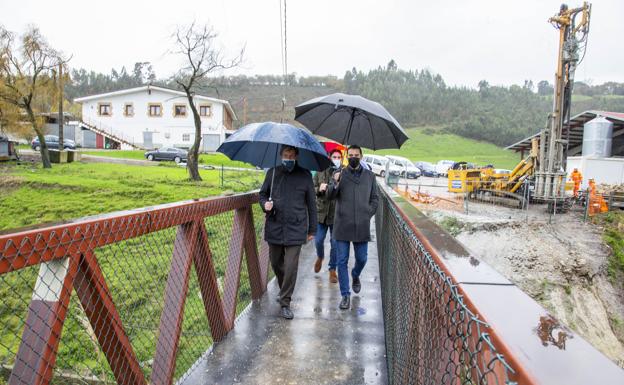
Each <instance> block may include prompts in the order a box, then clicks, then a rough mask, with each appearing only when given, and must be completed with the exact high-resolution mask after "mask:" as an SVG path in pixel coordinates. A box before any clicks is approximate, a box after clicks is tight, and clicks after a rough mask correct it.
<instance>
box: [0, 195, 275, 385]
mask: <svg viewBox="0 0 624 385" xmlns="http://www.w3.org/2000/svg"><path fill="white" fill-rule="evenodd" d="M257 200H258V196H257V194H253V193H252V194H242V195H237V196H231V197H219V198H216V199H207V200H198V201H193V202H181V203H178V204H172V205H164V206H157V207H154V208H148V209H142V210H136V211H131V212H124V213H118V214H112V215H109V216H106V217H103V218H95V219H85V220H81V221H78V222H75V223H71V224H67V225H60V226H53V227H48V228H42V229H39V230H32V231H24V232H17V233H13V234H5V235H0V296H1V298H2V301H1V302H0V384H5V383H10V384H32V383H35V382H36V383H77V384H82V383H88V384H113V383H121V384H141V383H153V384H171V383H172V382H174V381H176V380H180V379H183V378H184V377H185V373H187V372H188V371H189V369H191V368H192V366H193V364H194V363H195V362H197V361H198V359H199V358H201V356H202V355H203V354H205V353H206V352H207V350H208V349H209V348H210V346H211V345H212V343H213V341H215V340H218V339H220V338H222V337H223V336H224V335H225V334H226V333H227V332H228V331H229V330H230V329H231V328H232V327H233V326H234V320H235V317H236V316H237V315H238V314H239V313H240V312H241V311H242V310H243V309H244V308H245V307H246V306H247V305H248V304H249V303H250V301H251V300H252V299H253V298H259V297H260V296H261V295H262V293H263V292H264V291H265V290H266V283H267V276H268V255H267V253H266V249H267V248H266V247H265V245H264V242H263V241H262V237H261V232H262V222H263V216H262V215H260V208H259V206H258V205H257V204H256V203H257Z"/></svg>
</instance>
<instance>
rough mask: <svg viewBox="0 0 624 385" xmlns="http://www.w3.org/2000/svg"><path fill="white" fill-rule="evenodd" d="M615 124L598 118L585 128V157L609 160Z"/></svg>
mask: <svg viewBox="0 0 624 385" xmlns="http://www.w3.org/2000/svg"><path fill="white" fill-rule="evenodd" d="M612 139H613V123H611V122H610V121H608V120H607V119H605V118H603V117H602V116H597V117H596V118H594V119H592V120H590V121H589V122H587V123H585V126H584V127H583V156H590V157H595V158H608V157H610V156H611V143H612Z"/></svg>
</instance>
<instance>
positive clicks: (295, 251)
mask: <svg viewBox="0 0 624 385" xmlns="http://www.w3.org/2000/svg"><path fill="white" fill-rule="evenodd" d="M300 253H301V245H297V246H284V245H275V244H272V243H269V258H270V259H271V267H273V272H274V273H275V277H277V284H278V285H279V288H280V292H279V298H280V305H281V306H290V299H291V297H292V294H293V291H295V284H296V283H297V270H298V269H299V254H300Z"/></svg>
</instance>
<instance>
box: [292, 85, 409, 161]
mask: <svg viewBox="0 0 624 385" xmlns="http://www.w3.org/2000/svg"><path fill="white" fill-rule="evenodd" d="M295 120H297V121H298V122H301V123H302V124H303V125H304V126H306V127H307V128H308V129H309V130H310V131H312V133H313V134H316V135H320V136H324V137H326V138H329V139H333V140H335V141H338V142H340V143H342V144H347V145H349V144H357V145H358V146H361V147H366V148H370V149H373V150H378V149H381V148H400V147H401V145H402V144H403V143H404V142H405V141H406V140H407V139H408V137H407V134H406V133H405V130H403V128H402V127H401V125H400V124H399V122H397V121H396V119H394V117H393V116H392V115H390V113H389V112H388V111H386V109H385V108H384V107H383V106H382V105H381V104H379V103H377V102H373V101H371V100H368V99H366V98H363V97H361V96H358V95H347V94H341V93H336V94H331V95H327V96H321V97H319V98H315V99H312V100H308V101H307V102H303V103H301V104H300V105H298V106H297V107H295Z"/></svg>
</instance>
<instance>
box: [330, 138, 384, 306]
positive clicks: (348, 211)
mask: <svg viewBox="0 0 624 385" xmlns="http://www.w3.org/2000/svg"><path fill="white" fill-rule="evenodd" d="M347 156H348V159H349V166H348V167H346V168H345V169H344V170H343V171H342V172H339V173H335V174H334V177H333V178H332V183H331V184H330V185H329V190H328V193H329V196H330V198H331V199H336V212H335V214H334V231H333V234H332V235H333V236H334V239H335V240H336V241H335V242H336V249H337V258H338V282H339V283H340V294H341V295H342V300H341V301H340V308H341V309H348V308H349V307H350V306H351V293H350V291H349V270H348V267H347V264H348V262H349V246H350V243H353V250H354V251H355V266H354V267H353V270H351V278H352V279H353V285H352V286H353V291H354V292H355V293H359V292H360V289H361V288H362V284H361V282H360V274H361V273H362V269H364V266H365V265H366V260H367V259H368V242H369V241H370V239H371V237H370V220H371V218H372V217H373V215H375V212H376V211H377V204H378V200H379V197H378V195H377V181H376V180H375V175H374V174H373V173H372V172H371V171H369V170H366V169H365V168H363V167H362V165H361V164H360V160H361V159H362V149H361V148H360V147H359V146H356V145H351V146H349V148H348V149H347Z"/></svg>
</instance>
